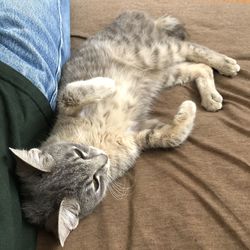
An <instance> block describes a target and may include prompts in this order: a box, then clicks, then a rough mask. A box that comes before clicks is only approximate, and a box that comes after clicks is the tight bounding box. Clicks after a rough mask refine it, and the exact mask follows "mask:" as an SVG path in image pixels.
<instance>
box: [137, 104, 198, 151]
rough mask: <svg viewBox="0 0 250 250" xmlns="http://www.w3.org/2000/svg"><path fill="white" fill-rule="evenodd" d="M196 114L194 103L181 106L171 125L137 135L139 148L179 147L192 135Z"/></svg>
mask: <svg viewBox="0 0 250 250" xmlns="http://www.w3.org/2000/svg"><path fill="white" fill-rule="evenodd" d="M195 114H196V106H195V104H194V102H192V101H185V102H183V103H182V104H181V106H180V108H179V111H178V113H177V114H176V115H175V117H174V120H173V122H172V123H171V124H165V125H164V126H160V127H156V128H152V129H144V130H142V131H140V132H139V133H138V134H137V135H136V142H137V144H138V146H139V147H140V148H141V149H142V150H143V149H148V148H171V147H177V146H179V145H180V144H181V143H182V142H183V141H185V140H186V138H187V137H188V135H189V134H190V132H191V130H192V128H193V124H194V119H195Z"/></svg>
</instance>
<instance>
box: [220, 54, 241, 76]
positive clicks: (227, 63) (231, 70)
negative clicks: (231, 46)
mask: <svg viewBox="0 0 250 250" xmlns="http://www.w3.org/2000/svg"><path fill="white" fill-rule="evenodd" d="M222 60H223V63H222V64H221V67H219V68H218V71H219V73H220V74H222V75H225V76H236V75H237V74H238V72H239V71H240V65H239V64H238V63H237V61H236V60H234V59H233V58H230V57H228V56H223V59H222Z"/></svg>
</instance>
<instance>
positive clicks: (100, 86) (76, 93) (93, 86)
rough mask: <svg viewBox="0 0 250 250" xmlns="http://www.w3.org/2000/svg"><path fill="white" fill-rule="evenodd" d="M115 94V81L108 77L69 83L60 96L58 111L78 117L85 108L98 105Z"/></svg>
mask: <svg viewBox="0 0 250 250" xmlns="http://www.w3.org/2000/svg"><path fill="white" fill-rule="evenodd" d="M114 92H115V83H114V81H113V80H112V79H110V78H106V77H96V78H92V79H89V80H85V81H76V82H72V83H69V84H67V85H66V86H65V88H64V89H63V90H62V91H61V93H60V94H59V96H58V111H59V112H60V113H64V114H66V115H76V114H78V112H80V111H81V109H82V108H83V107H84V106H86V105H89V104H92V103H96V102H98V101H100V100H102V99H104V98H106V97H108V96H110V95H112V94H113V93H114Z"/></svg>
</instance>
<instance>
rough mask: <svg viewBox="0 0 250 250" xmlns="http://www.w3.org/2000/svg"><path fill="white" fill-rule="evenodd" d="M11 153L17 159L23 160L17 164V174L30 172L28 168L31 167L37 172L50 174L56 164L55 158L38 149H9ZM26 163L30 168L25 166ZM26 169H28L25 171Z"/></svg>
mask: <svg viewBox="0 0 250 250" xmlns="http://www.w3.org/2000/svg"><path fill="white" fill-rule="evenodd" d="M9 149H10V150H11V152H12V153H13V154H14V155H15V156H16V157H17V159H19V160H21V162H20V161H19V162H18V164H17V167H18V169H17V171H18V173H17V174H19V173H20V174H21V175H23V174H24V172H26V171H27V172H30V171H31V170H29V167H28V166H31V167H33V168H35V169H37V170H40V171H42V172H50V171H51V168H52V166H53V163H54V159H53V157H52V156H51V155H50V154H48V153H44V152H42V151H41V150H40V149H38V148H32V149H30V150H20V149H13V148H9ZM22 163H26V164H27V165H28V166H23V165H24V164H22ZM25 168H26V169H25Z"/></svg>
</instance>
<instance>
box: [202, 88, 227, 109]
mask: <svg viewBox="0 0 250 250" xmlns="http://www.w3.org/2000/svg"><path fill="white" fill-rule="evenodd" d="M222 102H223V98H222V96H221V95H220V93H219V92H218V91H217V90H214V91H211V92H209V93H207V94H206V95H203V96H202V102H201V105H202V106H203V107H204V108H205V109H206V110H207V111H211V112H215V111H218V110H220V109H222Z"/></svg>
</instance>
